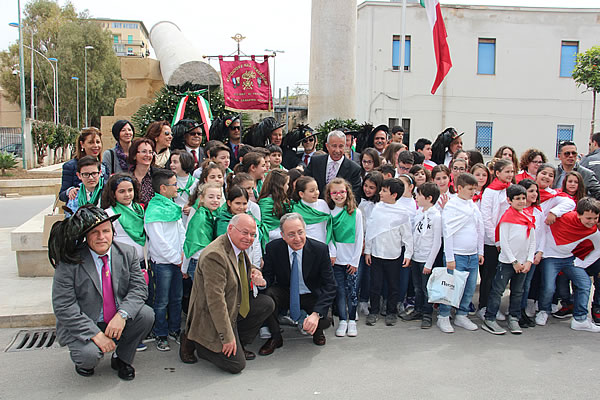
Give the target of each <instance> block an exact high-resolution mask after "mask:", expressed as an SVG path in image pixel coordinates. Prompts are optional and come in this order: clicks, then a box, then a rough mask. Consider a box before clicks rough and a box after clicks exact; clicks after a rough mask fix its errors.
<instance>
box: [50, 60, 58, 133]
mask: <svg viewBox="0 0 600 400" xmlns="http://www.w3.org/2000/svg"><path fill="white" fill-rule="evenodd" d="M48 60H49V61H53V62H55V63H56V71H54V72H55V73H54V87H55V88H56V92H55V99H54V101H55V103H54V104H55V105H56V107H55V109H56V122H55V124H56V125H58V124H60V109H59V104H58V58H56V57H50V58H48Z"/></svg>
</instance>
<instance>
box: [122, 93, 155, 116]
mask: <svg viewBox="0 0 600 400" xmlns="http://www.w3.org/2000/svg"><path fill="white" fill-rule="evenodd" d="M152 101H153V99H151V98H149V97H127V98H120V99H117V101H116V102H115V115H133V114H135V113H136V112H137V110H139V108H140V107H141V106H142V105H144V104H149V103H152Z"/></svg>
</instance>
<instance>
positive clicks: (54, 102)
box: [23, 45, 58, 123]
mask: <svg viewBox="0 0 600 400" xmlns="http://www.w3.org/2000/svg"><path fill="white" fill-rule="evenodd" d="M23 47H26V48H28V49H31V50H33V51H34V52H36V53H37V54H39V55H40V56H42V57H44V59H45V60H46V61H48V63H49V64H50V67H51V68H52V82H56V79H57V78H56V69H55V68H54V64H52V61H54V60H56V61H58V60H57V59H56V58H48V57H46V56H45V55H44V54H43V53H40V52H39V51H37V50H36V49H34V48H32V47H29V46H26V45H23ZM52 88H53V94H52V109H53V112H54V123H56V86H54V85H53V86H52Z"/></svg>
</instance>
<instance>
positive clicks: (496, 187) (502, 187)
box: [487, 178, 510, 190]
mask: <svg viewBox="0 0 600 400" xmlns="http://www.w3.org/2000/svg"><path fill="white" fill-rule="evenodd" d="M509 186H510V182H508V183H504V182H500V181H499V180H498V178H494V180H493V181H492V183H490V184H489V185H488V187H487V188H488V189H492V190H505V189H506V188H507V187H509Z"/></svg>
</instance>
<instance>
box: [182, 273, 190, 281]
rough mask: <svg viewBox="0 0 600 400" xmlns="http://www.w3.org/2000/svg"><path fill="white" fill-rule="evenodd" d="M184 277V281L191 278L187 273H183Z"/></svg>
mask: <svg viewBox="0 0 600 400" xmlns="http://www.w3.org/2000/svg"><path fill="white" fill-rule="evenodd" d="M181 274H182V275H183V279H188V278H189V277H190V276H189V275H188V274H186V273H185V272H182V273H181Z"/></svg>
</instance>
